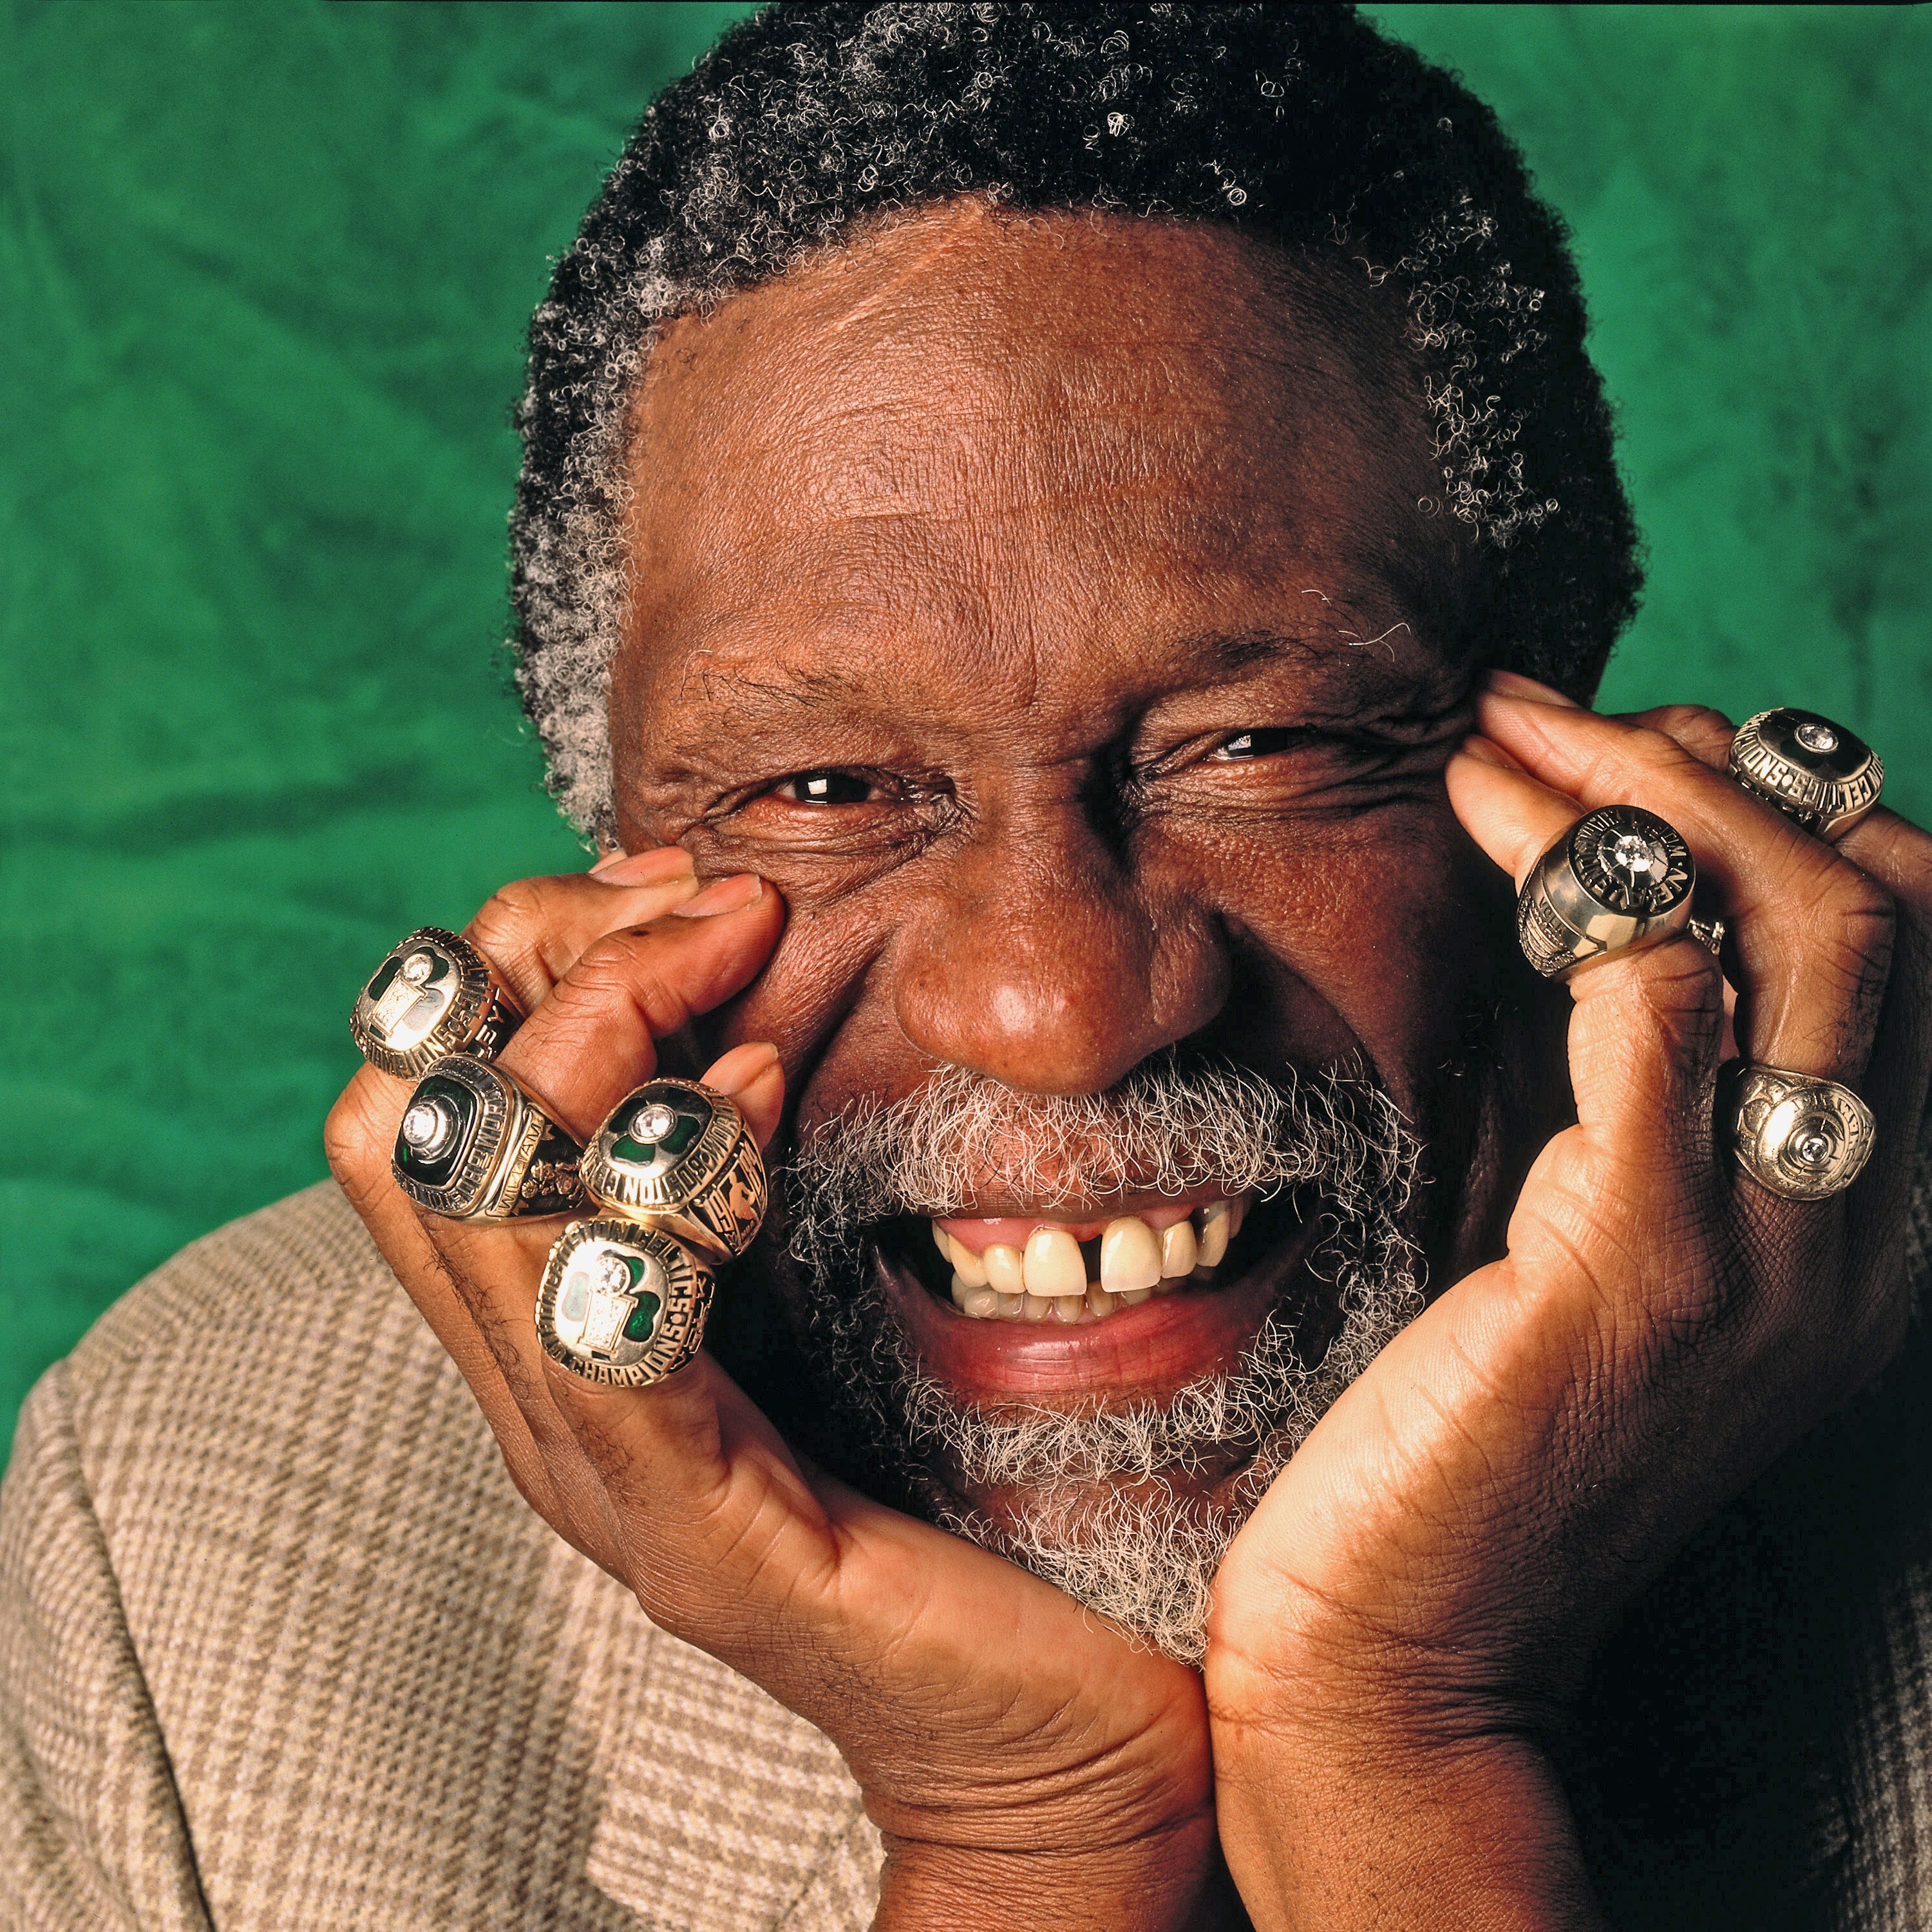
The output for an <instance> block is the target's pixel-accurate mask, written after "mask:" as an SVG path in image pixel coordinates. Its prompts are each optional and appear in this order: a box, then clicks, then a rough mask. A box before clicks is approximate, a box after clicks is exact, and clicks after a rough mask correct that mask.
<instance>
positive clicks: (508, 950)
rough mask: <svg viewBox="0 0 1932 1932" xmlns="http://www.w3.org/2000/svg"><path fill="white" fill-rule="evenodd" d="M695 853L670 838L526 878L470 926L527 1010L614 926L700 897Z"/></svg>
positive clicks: (636, 922)
mask: <svg viewBox="0 0 1932 1932" xmlns="http://www.w3.org/2000/svg"><path fill="white" fill-rule="evenodd" d="M697 889H698V885H697V878H696V877H695V876H694V874H693V873H692V871H691V855H690V853H688V852H686V851H685V850H683V849H682V847H679V846H676V845H666V846H662V847H658V848H656V849H655V850H652V851H649V852H643V853H638V854H637V855H636V856H634V857H623V858H622V859H620V861H619V862H613V863H611V864H609V865H604V866H601V867H600V868H598V869H595V870H593V871H589V872H567V873H563V874H559V875H557V876H555V877H549V878H537V879H518V880H515V881H514V883H511V884H509V885H507V886H504V887H503V888H502V890H501V891H500V892H496V893H494V894H493V895H491V896H490V898H489V899H488V900H487V901H486V902H485V903H484V905H483V906H482V907H481V909H480V910H478V913H477V914H476V916H475V918H474V919H472V920H471V921H470V922H469V925H468V926H466V928H465V929H464V930H463V937H464V938H466V939H467V940H468V941H469V943H470V944H472V946H474V947H475V948H476V950H478V952H479V953H481V954H482V955H483V956H484V959H487V960H488V961H489V962H490V966H491V968H493V970H494V971H495V973H496V976H497V977H498V978H499V979H500V980H502V983H503V984H504V985H505V986H506V987H508V989H509V991H510V993H511V996H512V997H513V998H514V999H515V1001H516V1002H517V1005H518V1006H519V1007H521V1008H522V1010H523V1011H524V1012H525V1013H529V1012H530V1011H532V1010H533V1009H534V1008H535V1007H536V1006H537V1005H538V1004H539V1003H541V1001H543V1000H544V998H546V997H547V995H548V994H549V992H550V989H551V988H552V987H553V986H555V985H556V983H557V981H558V980H560V979H562V977H563V976H564V974H566V973H567V972H568V971H569V970H570V969H571V967H572V966H574V965H575V964H576V963H577V961H578V960H579V959H581V958H582V957H583V955H584V954H585V953H586V952H588V951H589V949H590V948H591V947H592V946H593V945H595V944H596V942H597V941H598V940H600V939H601V938H603V937H604V935H605V934H606V933H610V932H622V931H623V930H625V929H626V928H628V927H631V926H647V925H649V923H650V922H651V921H652V919H661V918H662V917H663V916H664V914H665V913H668V912H670V911H671V910H673V909H674V908H675V907H677V906H679V905H682V904H685V902H687V901H688V900H690V899H691V898H694V896H695V895H696V894H697Z"/></svg>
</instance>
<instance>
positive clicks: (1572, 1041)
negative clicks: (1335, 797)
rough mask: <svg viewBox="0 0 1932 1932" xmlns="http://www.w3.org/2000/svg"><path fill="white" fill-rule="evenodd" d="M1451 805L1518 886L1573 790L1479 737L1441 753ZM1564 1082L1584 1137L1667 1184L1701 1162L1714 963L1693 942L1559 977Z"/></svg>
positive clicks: (1718, 1008)
mask: <svg viewBox="0 0 1932 1932" xmlns="http://www.w3.org/2000/svg"><path fill="white" fill-rule="evenodd" d="M1446 776H1447V780H1448V787H1449V797H1450V802H1451V805H1453V806H1454V809H1455V812H1456V815H1457V817H1458V818H1460V820H1462V822H1463V826H1464V827H1465V828H1466V829H1467V830H1468V832H1469V835H1470V836H1471V837H1472V838H1474V839H1475V841H1476V843H1477V844H1478V845H1480V846H1481V847H1482V848H1483V850H1484V851H1485V852H1486V853H1487V854H1488V855H1489V856H1490V858H1491V859H1493V860H1494V861H1495V862H1496V864H1497V865H1500V866H1502V868H1504V870H1505V871H1507V872H1508V874H1509V875H1510V877H1511V879H1512V880H1514V882H1515V884H1516V886H1517V890H1518V891H1519V892H1520V891H1521V889H1523V882H1524V881H1525V880H1526V879H1527V878H1528V877H1529V874H1530V871H1531V869H1532V868H1533V867H1534V866H1535V864H1536V862H1537V861H1538V859H1540V858H1541V856H1542V855H1543V853H1544V852H1546V851H1547V850H1548V849H1549V848H1550V846H1551V845H1553V844H1554V843H1555V842H1556V840H1557V839H1558V838H1560V837H1561V836H1562V835H1563V833H1564V832H1566V831H1568V829H1569V828H1570V826H1571V825H1573V824H1574V823H1575V822H1576V820H1577V818H1578V817H1580V815H1581V814H1580V812H1579V811H1578V809H1577V805H1576V802H1575V801H1574V799H1569V798H1566V797H1565V796H1562V794H1561V793H1558V792H1556V791H1554V790H1552V789H1551V788H1550V787H1548V786H1547V785H1545V784H1542V783H1541V782H1540V781H1538V780H1537V779H1536V778H1532V777H1531V776H1530V775H1529V774H1528V773H1527V772H1522V771H1518V770H1514V769H1511V768H1509V767H1508V766H1505V765H1502V764H1499V763H1495V762H1493V761H1492V760H1491V759H1490V757H1489V755H1488V747H1487V746H1486V745H1483V744H1481V741H1478V742H1476V743H1475V745H1472V746H1469V747H1466V748H1464V749H1463V750H1462V751H1459V752H1458V753H1457V754H1456V755H1455V756H1454V757H1452V758H1451V760H1450V761H1449V765H1448V772H1447V774H1446ZM1568 986H1569V990H1570V993H1571V998H1572V999H1573V1001H1574V1003H1575V1012H1574V1014H1573V1015H1572V1017H1571V1024H1570V1036H1569V1051H1570V1073H1571V1085H1572V1087H1573V1088H1574V1093H1575V1098H1576V1102H1577V1119H1578V1122H1579V1124H1580V1125H1581V1126H1582V1127H1583V1128H1584V1130H1585V1131H1586V1134H1587V1135H1588V1136H1589V1139H1590V1140H1591V1141H1592V1143H1593V1144H1595V1145H1598V1146H1600V1147H1603V1148H1609V1149H1612V1150H1613V1151H1616V1153H1617V1154H1619V1157H1620V1158H1621V1159H1622V1160H1623V1161H1624V1163H1625V1165H1626V1166H1627V1167H1628V1168H1630V1169H1631V1171H1633V1172H1639V1173H1642V1174H1645V1175H1664V1176H1665V1177H1666V1178H1667V1179H1668V1180H1669V1181H1670V1182H1671V1183H1673V1184H1675V1182H1676V1181H1677V1180H1678V1179H1679V1178H1681V1177H1682V1175H1683V1174H1684V1173H1685V1172H1687V1171H1693V1170H1694V1171H1697V1172H1701V1171H1703V1169H1707V1168H1708V1167H1709V1165H1710V1160H1709V1142H1710V1130H1709V1091H1710V1081H1711V1078H1712V1075H1713V1073H1715V1069H1716V1066H1717V1058H1718V1051H1719V1047H1720V1043H1721V1039H1722V1037H1723V1025H1724V1006H1723V998H1722V983H1721V979H1720V976H1719V974H1718V968H1717V962H1715V960H1713V959H1712V958H1711V956H1710V955H1709V953H1706V951H1705V950H1704V949H1703V947H1701V946H1700V945H1699V944H1697V942H1696V941H1694V940H1690V939H1685V940H1682V941H1677V942H1675V943H1673V944H1665V945H1662V946H1657V947H1649V948H1646V949H1644V950H1640V951H1637V952H1634V953H1616V954H1613V955H1611V956H1610V957H1609V958H1608V959H1604V960H1602V961H1601V962H1598V963H1597V964H1596V965H1592V966H1589V967H1587V968H1585V969H1584V970H1583V971H1582V972H1580V973H1578V974H1575V975H1574V977H1572V978H1571V980H1570V981H1569V982H1568Z"/></svg>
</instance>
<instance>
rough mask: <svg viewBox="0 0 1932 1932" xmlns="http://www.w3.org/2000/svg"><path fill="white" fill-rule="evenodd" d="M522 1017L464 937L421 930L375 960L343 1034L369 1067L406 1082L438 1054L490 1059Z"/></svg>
mask: <svg viewBox="0 0 1932 1932" xmlns="http://www.w3.org/2000/svg"><path fill="white" fill-rule="evenodd" d="M522 1024H523V1014H522V1013H521V1012H520V1010H518V1009H517V1007H515V1006H514V1004H511V1000H510V997H509V995H508V994H507V993H505V992H504V991H503V989H502V987H500V986H498V985H497V983H496V980H494V979H493V977H491V975H490V968H489V967H488V965H487V963H486V962H484V958H483V956H482V954H481V953H478V951H477V950H476V949H475V947H473V946H472V945H471V944H469V941H467V940H466V939H459V938H458V937H457V935H455V933H453V932H444V931H443V929H442V928H441V927H440V926H423V927H421V928H419V929H418V930H417V931H416V932H413V933H411V934H410V936H409V938H407V939H406V940H404V941H403V942H402V944H401V945H400V946H396V947H392V948H391V949H390V950H389V952H388V953H385V954H384V955H383V963H382V964H381V965H380V966H378V967H377V968H376V970H375V971H374V972H373V973H372V974H370V976H369V979H368V983H367V984H366V985H365V986H364V987H363V989H362V992H359V994H357V995H356V1004H355V1007H354V1008H353V1010H352V1011H351V1012H350V1016H349V1031H350V1033H352V1034H353V1035H354V1036H355V1037H356V1046H357V1047H358V1048H359V1049H360V1050H361V1052H362V1057H363V1058H364V1059H365V1060H366V1061H368V1063H369V1064H370V1065H371V1066H372V1067H379V1068H380V1069H381V1070H382V1071H383V1073H393V1074H395V1076H397V1077H398V1079H404V1080H414V1079H418V1078H419V1077H420V1076H422V1075H423V1074H425V1073H428V1071H429V1070H430V1069H431V1067H434V1065H435V1064H436V1063H437V1061H439V1060H440V1059H442V1058H443V1057H444V1055H446V1054H452V1053H466V1054H468V1055H469V1056H470V1057H471V1058H472V1059H475V1060H493V1059H495V1058H496V1055H498V1054H499V1053H500V1052H502V1050H503V1043H504V1042H505V1041H506V1040H508V1038H509V1037H510V1036H511V1034H513V1033H514V1032H515V1031H516V1030H517V1028H518V1027H519V1026H520V1025H522Z"/></svg>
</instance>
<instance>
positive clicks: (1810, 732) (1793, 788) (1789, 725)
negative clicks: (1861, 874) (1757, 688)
mask: <svg viewBox="0 0 1932 1932" xmlns="http://www.w3.org/2000/svg"><path fill="white" fill-rule="evenodd" d="M1728 762H1729V769H1730V774H1731V776H1732V777H1733V778H1735V779H1736V780H1737V781H1738V783H1739V784H1741V785H1742V786H1743V787H1744V788H1745V790H1747V791H1748V792H1751V793H1754V794H1755V795H1756V796H1757V797H1759V798H1761V799H1763V800H1764V801H1765V802H1766V804H1768V805H1775V806H1777V808H1778V810H1779V811H1781V812H1783V813H1784V815H1785V817H1787V818H1789V819H1792V820H1795V821H1796V823H1798V824H1799V825H1802V826H1804V828H1805V830H1806V831H1807V832H1814V833H1815V834H1816V835H1817V836H1818V837H1819V838H1827V839H1830V838H1842V837H1843V835H1845V833H1846V832H1849V831H1850V829H1852V826H1855V824H1857V823H1858V820H1860V819H1861V818H1862V817H1864V815H1865V814H1866V813H1867V812H1868V811H1870V810H1871V809H1872V808H1873V806H1874V805H1876V804H1877V803H1878V799H1879V793H1880V792H1881V791H1882V790H1884V789H1885V766H1884V763H1883V762H1882V760H1881V759H1880V758H1879V755H1878V754H1877V753H1876V751H1873V749H1872V748H1871V747H1870V745H1867V743H1866V742H1865V741H1864V739H1862V738H1861V737H1859V736H1857V735H1856V734H1855V733H1853V732H1850V731H1847V730H1846V729H1845V727H1843V725H1842V724H1833V723H1832V721H1831V719H1830V718H1821V717H1820V716H1819V715H1818V714H1817V712H1815V711H1794V710H1792V709H1790V708H1788V707H1784V708H1781V709H1778V710H1775V711H1760V712H1759V713H1758V714H1757V716H1756V717H1755V718H1746V719H1745V721H1744V722H1743V724H1741V725H1740V726H1739V727H1738V735H1737V736H1736V737H1735V738H1733V739H1732V740H1731V753H1730V760H1729V761H1728Z"/></svg>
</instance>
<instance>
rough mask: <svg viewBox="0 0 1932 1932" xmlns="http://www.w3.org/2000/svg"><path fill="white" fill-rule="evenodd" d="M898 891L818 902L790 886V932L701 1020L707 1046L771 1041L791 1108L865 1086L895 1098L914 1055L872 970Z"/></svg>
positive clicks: (812, 1108) (813, 1111)
mask: <svg viewBox="0 0 1932 1932" xmlns="http://www.w3.org/2000/svg"><path fill="white" fill-rule="evenodd" d="M902 898H903V895H897V894H895V892H894V891H893V889H892V886H891V885H890V884H889V883H886V884H883V885H882V886H878V887H875V888H874V889H872V890H871V891H869V892H859V893H850V894H846V895H841V896H839V897H838V898H833V899H831V900H829V901H824V902H822V903H817V904H814V902H813V901H811V899H810V898H808V897H805V896H804V895H799V897H798V898H793V897H791V896H790V895H787V918H786V922H785V929H784V935H783V937H782V938H781V939H780V940H779V941H778V950H777V951H776V952H775V953H774V954H773V955H772V959H771V962H770V963H769V965H767V966H766V968H765V970H764V971H763V973H761V974H760V975H759V976H758V977H757V979H756V980H754V981H753V982H752V983H751V985H750V986H748V987H747V988H746V989H745V991H744V992H742V993H741V994H739V995H738V997H737V998H736V999H734V1000H732V1001H728V1002H727V1004H725V1005H724V1006H723V1007H720V1008H719V1009H718V1010H717V1011H716V1012H715V1013H710V1014H708V1015H706V1016H703V1018H701V1019H700V1020H699V1021H698V1022H697V1023H696V1027H695V1029H694V1030H695V1031H697V1034H698V1037H699V1038H700V1040H702V1041H703V1043H704V1046H705V1050H706V1053H707V1055H716V1054H718V1053H720V1052H723V1051H724V1049H726V1048H727V1047H730V1046H737V1045H739V1044H740V1043H742V1042H744V1041H746V1040H769V1041H770V1042H772V1044H773V1045H774V1046H776V1047H777V1049H778V1055H779V1058H781V1060H782V1061H783V1062H784V1068H785V1077H786V1085H787V1096H786V1098H787V1112H792V1111H794V1110H797V1111H799V1112H802V1113H803V1114H804V1115H805V1116H806V1117H807V1118H817V1117H820V1116H822V1115H827V1114H830V1113H832V1112H836V1111H837V1109H838V1107H839V1106H841V1105H842V1104H843V1103H844V1102H845V1101H847V1100H850V1099H851V1098H853V1097H856V1096H858V1095H861V1094H878V1095H880V1096H881V1097H886V1098H890V1097H892V1096H893V1095H894V1094H895V1093H897V1092H898V1091H903V1090H904V1088H909V1087H910V1086H911V1085H913V1084H914V1082H916V1079H918V1078H919V1073H918V1071H917V1070H916V1069H915V1068H914V1067H913V1066H912V1064H911V1063H912V1061H913V1055H911V1052H910V1049H909V1047H908V1046H907V1043H906V1042H905V1041H904V1039H903V1037H901V1035H900V1034H899V1032H898V1028H897V1027H896V1025H894V1024H893V1022H892V1002H891V1000H890V998H889V997H886V998H882V997H880V993H881V991H882V990H883V989H880V988H879V987H877V985H876V983H875V982H876V975H875V974H874V971H873V968H874V962H875V961H876V960H877V958H878V956H879V955H880V953H881V952H882V951H883V950H885V949H886V947H887V946H888V945H889V941H890V940H891V938H892V931H893V928H894V926H895V922H896V919H897V918H898V914H899V905H898V903H896V902H897V901H901V900H902ZM833 1090H835V1091H833Z"/></svg>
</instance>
